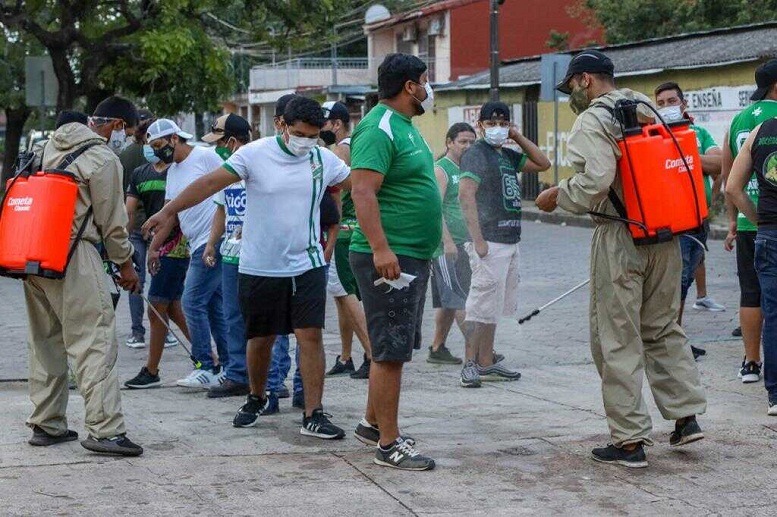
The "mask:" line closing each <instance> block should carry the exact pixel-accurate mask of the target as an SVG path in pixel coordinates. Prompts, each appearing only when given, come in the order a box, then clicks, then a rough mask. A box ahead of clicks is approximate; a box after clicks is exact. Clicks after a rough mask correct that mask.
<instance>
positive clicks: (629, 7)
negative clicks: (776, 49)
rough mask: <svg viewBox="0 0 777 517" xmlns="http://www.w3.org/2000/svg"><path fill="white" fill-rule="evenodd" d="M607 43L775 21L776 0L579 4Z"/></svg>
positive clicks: (593, 0) (597, 0) (598, 0)
mask: <svg viewBox="0 0 777 517" xmlns="http://www.w3.org/2000/svg"><path fill="white" fill-rule="evenodd" d="M580 3H581V6H583V7H586V8H588V9H590V10H591V11H592V12H593V15H594V18H595V20H596V21H597V22H598V23H600V24H601V25H602V27H603V28H604V31H605V37H606V40H607V42H608V43H624V42H628V41H638V40H643V39H649V38H655V37H661V36H669V35H672V34H680V33H684V32H694V31H701V30H708V29H715V28H723V27H731V26H735V25H743V24H748V23H758V22H766V21H772V20H774V19H777V0H652V1H645V0H581V2H580Z"/></svg>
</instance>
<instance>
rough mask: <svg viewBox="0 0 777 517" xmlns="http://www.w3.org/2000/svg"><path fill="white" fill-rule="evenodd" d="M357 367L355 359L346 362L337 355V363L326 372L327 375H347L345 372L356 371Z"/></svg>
mask: <svg viewBox="0 0 777 517" xmlns="http://www.w3.org/2000/svg"><path fill="white" fill-rule="evenodd" d="M355 371H356V370H355V368H354V367H353V359H348V360H347V361H346V362H344V363H343V362H341V361H340V356H339V355H338V356H337V359H336V360H335V365H334V366H333V367H332V369H331V370H329V371H328V372H326V376H327V377H333V376H335V375H345V374H351V373H353V372H355Z"/></svg>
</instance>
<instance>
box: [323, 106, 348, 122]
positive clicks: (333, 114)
mask: <svg viewBox="0 0 777 517" xmlns="http://www.w3.org/2000/svg"><path fill="white" fill-rule="evenodd" d="M321 110H322V111H323V112H324V118H325V119H326V120H342V121H343V122H345V123H346V124H347V123H348V122H350V121H351V115H350V114H349V113H348V108H346V107H345V104H343V103H342V102H338V101H328V102H325V103H324V104H322V105H321Z"/></svg>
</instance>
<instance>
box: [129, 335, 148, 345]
mask: <svg viewBox="0 0 777 517" xmlns="http://www.w3.org/2000/svg"><path fill="white" fill-rule="evenodd" d="M124 344H125V345H127V346H128V347H130V348H143V347H145V346H146V341H145V340H144V339H143V338H142V337H138V336H130V337H128V338H127V341H125V342H124Z"/></svg>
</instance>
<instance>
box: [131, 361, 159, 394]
mask: <svg viewBox="0 0 777 517" xmlns="http://www.w3.org/2000/svg"><path fill="white" fill-rule="evenodd" d="M124 385H125V386H126V387H128V388H130V389H132V390H143V389H146V388H156V387H157V386H161V385H162V380H161V379H160V378H159V372H158V371H157V372H156V375H152V374H151V372H150V371H148V368H146V367H145V366H144V367H143V368H141V369H140V373H139V374H137V375H136V376H135V377H133V378H132V379H130V380H128V381H127V382H125V383H124Z"/></svg>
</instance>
